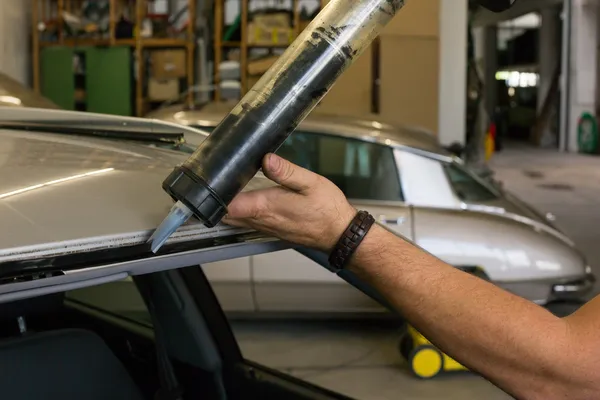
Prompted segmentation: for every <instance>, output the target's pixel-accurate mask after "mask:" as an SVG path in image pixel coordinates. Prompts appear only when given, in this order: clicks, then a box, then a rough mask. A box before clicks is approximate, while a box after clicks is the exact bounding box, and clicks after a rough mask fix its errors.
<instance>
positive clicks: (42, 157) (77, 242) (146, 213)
mask: <svg viewBox="0 0 600 400" xmlns="http://www.w3.org/2000/svg"><path fill="white" fill-rule="evenodd" d="M0 157H1V159H2V163H3V168H1V169H0V200H1V202H0V221H2V226H4V227H10V229H3V230H1V231H0V264H1V263H3V262H11V261H23V260H28V259H36V258H40V257H41V258H44V257H56V256H60V255H62V254H67V253H74V252H75V253H77V252H89V251H92V250H100V249H106V248H115V247H123V246H132V245H139V244H143V243H145V241H146V240H147V239H148V237H149V236H150V234H151V233H152V231H153V230H154V229H155V228H156V227H157V226H158V225H159V224H160V222H161V221H162V219H163V218H164V217H165V216H166V215H167V213H168V212H169V210H170V208H171V206H172V205H173V200H172V199H171V198H170V197H169V196H168V195H167V194H166V193H165V192H164V191H163V190H162V188H161V185H162V181H163V180H164V179H165V177H166V176H167V175H168V174H169V173H170V172H171V171H172V169H173V167H174V166H175V165H177V164H179V163H181V162H183V161H184V160H185V158H186V154H184V153H182V152H178V151H171V150H166V149H160V148H152V147H150V146H147V145H141V144H136V143H132V142H126V141H119V140H111V139H102V138H93V137H84V136H74V135H66V134H55V133H45V132H27V131H23V130H15V129H0ZM272 185H273V183H272V182H271V181H269V180H268V179H266V178H265V177H264V176H263V175H261V174H259V175H257V176H256V177H255V178H254V179H253V180H252V181H251V182H250V183H249V185H248V186H247V187H246V189H245V190H252V189H257V188H262V187H269V186H272ZM239 232H240V231H239V230H238V229H233V228H230V227H226V226H218V227H216V228H212V229H209V228H206V227H205V226H204V225H203V224H201V223H200V222H199V221H196V220H195V219H193V220H191V221H190V222H189V223H188V224H187V225H185V226H184V227H183V228H182V229H180V231H178V232H177V233H176V234H175V235H173V237H172V238H171V239H170V241H171V243H176V242H178V241H182V240H183V241H189V240H196V239H198V238H207V237H216V236H222V235H230V234H237V233H239Z"/></svg>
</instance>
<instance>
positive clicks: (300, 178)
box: [263, 154, 319, 192]
mask: <svg viewBox="0 0 600 400" xmlns="http://www.w3.org/2000/svg"><path fill="white" fill-rule="evenodd" d="M263 172H264V174H265V175H266V176H267V178H269V179H271V180H273V181H275V182H276V183H278V184H280V185H282V186H284V187H287V188H289V189H291V190H294V191H297V192H305V191H307V190H309V189H310V188H312V187H315V186H316V185H317V184H318V183H319V175H317V174H315V173H313V172H311V171H309V170H307V169H304V168H302V167H299V166H297V165H295V164H292V163H291V162H289V161H287V160H285V159H283V158H281V157H279V156H277V155H275V154H267V155H266V156H265V159H264V161H263Z"/></svg>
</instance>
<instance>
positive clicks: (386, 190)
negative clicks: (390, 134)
mask: <svg viewBox="0 0 600 400" xmlns="http://www.w3.org/2000/svg"><path fill="white" fill-rule="evenodd" d="M277 154H279V155H280V156H282V157H284V158H286V159H288V160H290V161H291V162H293V163H295V164H298V165H300V166H302V167H304V168H306V169H309V170H311V171H313V172H316V173H318V174H320V175H323V176H325V177H326V178H327V179H329V180H331V181H332V182H333V183H335V184H336V185H337V186H338V187H339V188H340V189H341V190H342V191H343V192H344V194H345V195H346V196H347V197H348V198H352V199H362V200H384V201H403V200H404V198H403V195H402V190H401V186H400V178H399V176H398V169H397V166H396V161H395V159H394V153H393V150H392V149H391V148H389V147H387V146H382V145H379V144H376V143H369V142H364V141H361V140H355V139H348V138H343V137H336V136H330V135H325V134H316V133H309V132H301V131H298V132H295V133H294V134H292V135H291V136H290V137H289V138H288V139H287V140H286V141H285V143H284V144H283V145H282V146H281V147H280V148H279V149H278V150H277Z"/></svg>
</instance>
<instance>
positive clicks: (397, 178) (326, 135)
mask: <svg viewBox="0 0 600 400" xmlns="http://www.w3.org/2000/svg"><path fill="white" fill-rule="evenodd" d="M297 134H306V135H312V136H315V137H317V138H332V139H337V140H341V141H345V142H346V143H347V142H356V143H359V144H367V145H371V146H378V147H381V148H383V149H384V151H389V156H390V160H391V162H392V163H393V166H394V168H393V170H394V179H395V182H396V183H397V185H398V190H399V193H398V199H393V200H392V199H387V200H384V199H369V198H358V197H348V200H353V201H358V202H365V203H366V202H370V203H372V204H375V203H376V204H383V203H386V204H406V195H405V193H404V189H403V187H402V174H401V172H400V168H399V165H398V162H397V160H396V157H395V154H394V150H395V148H394V147H392V146H386V145H385V144H381V143H377V142H374V141H369V140H364V139H361V138H354V137H349V136H346V135H343V134H335V133H334V134H332V133H328V132H325V131H312V130H301V129H298V130H296V131H294V133H293V135H297ZM286 140H287V139H286ZM284 143H285V142H284ZM282 146H283V144H282ZM280 148H281V147H280ZM280 148H279V149H280ZM279 149H277V151H279ZM277 151H276V152H277ZM316 173H318V174H319V175H322V176H325V175H323V174H322V173H320V172H316ZM325 177H326V176H325Z"/></svg>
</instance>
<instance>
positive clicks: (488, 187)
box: [441, 160, 502, 204]
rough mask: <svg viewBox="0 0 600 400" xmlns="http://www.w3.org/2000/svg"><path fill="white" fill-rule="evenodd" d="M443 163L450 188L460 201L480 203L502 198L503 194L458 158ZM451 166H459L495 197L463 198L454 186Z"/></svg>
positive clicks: (459, 168) (458, 167) (460, 169)
mask: <svg viewBox="0 0 600 400" xmlns="http://www.w3.org/2000/svg"><path fill="white" fill-rule="evenodd" d="M441 163H442V169H443V171H444V175H445V176H446V179H447V180H448V185H449V186H450V189H451V190H452V193H453V194H454V196H456V198H457V199H458V200H459V201H460V202H462V203H465V204H479V203H485V202H490V201H496V200H500V199H501V198H502V195H501V194H500V193H499V192H498V191H497V190H496V189H495V188H494V187H493V186H492V185H489V184H488V183H487V182H485V181H484V180H483V179H482V178H481V177H480V176H478V175H477V174H476V173H475V172H473V171H471V170H470V169H469V168H467V167H466V166H465V165H464V164H462V163H459V162H457V161H456V160H454V161H451V162H441ZM451 167H454V168H457V169H458V170H459V171H460V172H462V173H464V174H465V175H467V176H468V177H470V178H471V179H473V180H474V181H475V182H477V183H478V184H479V185H481V186H482V187H483V188H485V189H486V190H487V191H488V192H490V193H491V194H492V195H493V196H494V197H493V198H489V199H486V200H463V199H462V198H461V196H460V195H459V194H458V192H457V191H456V188H455V187H454V184H453V183H452V179H451V178H450V173H449V171H448V168H451Z"/></svg>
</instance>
